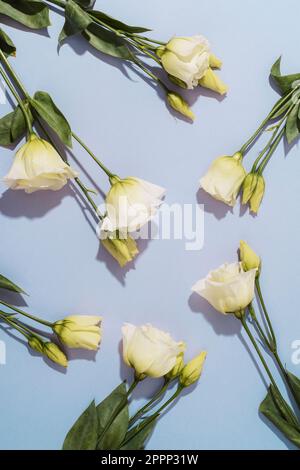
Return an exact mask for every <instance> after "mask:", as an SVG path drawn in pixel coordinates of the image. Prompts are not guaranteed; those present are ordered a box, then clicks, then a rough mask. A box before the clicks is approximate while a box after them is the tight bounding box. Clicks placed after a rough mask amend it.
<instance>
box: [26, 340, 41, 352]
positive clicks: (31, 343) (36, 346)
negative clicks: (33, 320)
mask: <svg viewBox="0 0 300 470" xmlns="http://www.w3.org/2000/svg"><path fill="white" fill-rule="evenodd" d="M28 345H29V346H30V347H31V349H34V351H37V352H39V353H41V354H44V343H43V341H41V340H40V339H39V338H37V337H36V336H31V338H29V340H28Z"/></svg>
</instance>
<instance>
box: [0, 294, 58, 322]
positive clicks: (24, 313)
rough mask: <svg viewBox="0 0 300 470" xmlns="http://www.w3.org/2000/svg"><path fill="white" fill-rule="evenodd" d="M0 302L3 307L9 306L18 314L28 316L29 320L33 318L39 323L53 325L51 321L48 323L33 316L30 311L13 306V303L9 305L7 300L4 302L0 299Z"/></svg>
mask: <svg viewBox="0 0 300 470" xmlns="http://www.w3.org/2000/svg"><path fill="white" fill-rule="evenodd" d="M0 304H1V305H5V307H8V308H10V309H11V310H13V311H14V312H17V313H19V314H20V315H24V316H25V317H27V318H30V320H34V321H36V322H38V323H41V324H42V325H45V326H49V327H50V328H52V325H53V324H52V323H50V322H48V321H46V320H42V319H41V318H38V317H35V316H34V315H31V314H30V313H27V312H24V310H21V309H19V308H17V307H14V306H13V305H11V304H9V303H7V302H4V300H0Z"/></svg>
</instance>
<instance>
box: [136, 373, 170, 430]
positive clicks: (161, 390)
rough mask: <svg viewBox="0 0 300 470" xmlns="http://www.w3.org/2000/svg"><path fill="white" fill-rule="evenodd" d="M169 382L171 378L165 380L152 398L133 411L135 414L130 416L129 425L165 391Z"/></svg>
mask: <svg viewBox="0 0 300 470" xmlns="http://www.w3.org/2000/svg"><path fill="white" fill-rule="evenodd" d="M170 383H171V380H166V381H165V383H164V385H163V386H162V387H161V389H160V390H159V391H158V392H157V393H156V394H155V395H154V397H153V398H151V400H149V401H148V402H147V403H146V404H145V405H144V406H143V407H142V408H141V409H140V410H139V411H137V412H136V413H135V415H134V416H133V417H132V418H130V421H129V425H130V426H131V425H132V424H134V423H135V421H137V419H138V418H139V417H140V416H142V415H143V414H145V412H146V411H148V410H149V408H151V406H152V405H153V404H154V403H155V402H156V401H157V400H158V399H159V398H160V397H161V396H162V395H163V394H164V393H165V392H166V390H167V389H168V387H169V385H170Z"/></svg>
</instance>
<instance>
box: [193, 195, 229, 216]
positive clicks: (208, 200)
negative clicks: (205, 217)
mask: <svg viewBox="0 0 300 470" xmlns="http://www.w3.org/2000/svg"><path fill="white" fill-rule="evenodd" d="M196 197H197V202H198V204H202V205H204V210H205V212H208V213H209V214H213V215H214V217H215V218H216V219H217V220H221V219H224V218H225V217H226V215H227V214H228V212H232V207H230V206H228V205H227V204H224V202H221V201H217V200H216V199H214V198H213V197H211V196H210V195H209V194H208V193H207V192H206V191H204V189H202V188H199V190H198V192H197V195H196Z"/></svg>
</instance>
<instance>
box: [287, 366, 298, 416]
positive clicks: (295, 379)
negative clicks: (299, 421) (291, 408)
mask: <svg viewBox="0 0 300 470" xmlns="http://www.w3.org/2000/svg"><path fill="white" fill-rule="evenodd" d="M286 373H287V376H288V381H289V384H290V387H291V389H292V390H293V395H294V397H295V400H296V402H297V405H298V406H299V408H300V379H299V378H298V377H296V375H294V374H292V373H291V372H289V371H288V370H287V371H286Z"/></svg>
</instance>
